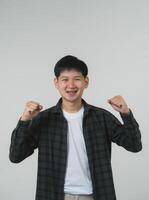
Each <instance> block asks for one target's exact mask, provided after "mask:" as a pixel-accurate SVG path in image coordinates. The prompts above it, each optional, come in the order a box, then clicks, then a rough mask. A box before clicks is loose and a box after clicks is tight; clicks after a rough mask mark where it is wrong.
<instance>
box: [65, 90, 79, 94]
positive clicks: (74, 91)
mask: <svg viewBox="0 0 149 200" xmlns="http://www.w3.org/2000/svg"><path fill="white" fill-rule="evenodd" d="M66 92H67V93H68V94H75V93H77V90H71V91H66Z"/></svg>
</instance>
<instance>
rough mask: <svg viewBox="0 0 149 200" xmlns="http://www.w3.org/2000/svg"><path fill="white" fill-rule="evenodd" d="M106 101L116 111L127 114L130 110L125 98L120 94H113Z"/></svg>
mask: <svg viewBox="0 0 149 200" xmlns="http://www.w3.org/2000/svg"><path fill="white" fill-rule="evenodd" d="M107 102H108V103H109V104H111V106H112V107H113V108H114V109H115V110H116V111H118V112H121V113H123V114H129V113H130V110H129V108H128V106H127V104H126V102H125V100H124V99H123V97H122V96H120V95H118V96H114V97H113V98H111V99H108V100H107Z"/></svg>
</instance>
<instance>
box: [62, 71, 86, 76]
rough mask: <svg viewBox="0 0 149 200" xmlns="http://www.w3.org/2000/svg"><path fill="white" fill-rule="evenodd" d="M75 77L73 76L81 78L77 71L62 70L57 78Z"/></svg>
mask: <svg viewBox="0 0 149 200" xmlns="http://www.w3.org/2000/svg"><path fill="white" fill-rule="evenodd" d="M63 76H65V77H75V76H80V77H82V76H83V75H82V73H81V72H78V71H77V70H75V69H71V70H67V69H66V70H64V71H62V72H61V74H60V76H59V77H63Z"/></svg>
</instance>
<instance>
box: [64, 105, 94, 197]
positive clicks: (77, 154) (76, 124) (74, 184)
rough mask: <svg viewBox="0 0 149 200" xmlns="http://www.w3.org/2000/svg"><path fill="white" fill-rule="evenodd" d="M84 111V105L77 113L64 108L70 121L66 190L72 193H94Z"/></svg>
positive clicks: (65, 114) (65, 115)
mask: <svg viewBox="0 0 149 200" xmlns="http://www.w3.org/2000/svg"><path fill="white" fill-rule="evenodd" d="M83 111H84V108H83V107H82V108H81V109H80V110H79V111H78V112H76V113H68V112H66V111H64V110H63V114H64V117H65V118H66V119H67V122H68V135H67V138H68V160H67V169H66V176H65V185H64V192H65V193H70V194H92V181H91V177H90V171H89V165H88V158H87V152H86V147H85V142H84V137H83V131H82V120H83Z"/></svg>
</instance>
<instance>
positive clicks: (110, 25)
mask: <svg viewBox="0 0 149 200" xmlns="http://www.w3.org/2000/svg"><path fill="white" fill-rule="evenodd" d="M148 10H149V2H148V1H147V0H146V1H145V0H140V1H139V0H119V1H118V0H113V1H112V0H92V1H89V0H80V1H77V0H63V1H58V0H53V1H52V0H47V1H46V0H42V1H39V0H36V1H33V0H26V1H25V0H0V55H1V59H0V69H1V72H0V91H1V97H0V105H1V109H0V121H1V125H0V200H9V199H11V200H20V199H21V200H33V199H34V197H35V190H36V176H37V154H38V151H37V150H36V151H35V152H34V154H33V155H32V156H30V157H29V158H27V159H25V160H24V161H22V162H21V163H19V164H13V163H11V162H10V161H9V157H8V156H9V145H10V137H11V133H12V130H13V129H14V128H15V126H16V124H17V122H18V119H19V118H20V116H21V114H22V112H23V110H24V106H25V103H26V101H28V100H34V101H38V102H40V103H41V104H42V105H43V107H44V109H46V108H48V107H50V106H53V105H55V104H56V102H57V100H58V99H59V97H60V96H59V93H58V92H57V90H56V89H55V87H54V84H53V78H54V74H53V67H54V65H55V63H56V62H57V60H58V59H60V58H61V57H63V56H65V55H67V54H71V55H74V56H77V57H79V58H80V59H82V60H84V61H85V62H86V64H87V65H88V68H89V78H90V85H89V87H88V89H87V90H86V91H85V93H84V96H83V97H84V99H85V100H86V101H87V102H88V103H90V104H94V105H96V106H99V107H103V108H105V109H107V110H109V111H111V112H112V113H113V114H114V115H115V116H116V117H118V118H119V120H121V118H120V116H119V113H117V112H116V111H114V110H113V109H112V108H111V107H110V105H108V104H107V99H108V98H111V97H113V96H115V95H122V96H123V97H124V98H125V100H126V101H127V103H128V105H129V107H130V108H131V109H132V111H133V113H134V116H135V118H136V119H137V121H138V123H139V125H140V129H141V132H142V142H143V150H142V151H141V152H139V153H131V152H128V151H126V150H124V149H123V148H121V147H119V146H117V145H115V144H113V145H112V166H113V176H114V183H115V188H116V195H117V199H118V200H148V199H149V190H148V184H149V171H148V167H149V161H148V152H149V147H148V139H149V136H148V135H149V127H148V110H149V109H148V105H149V104H148V102H149V95H148V85H149V80H148V66H149V12H148ZM99 200H100V199H99Z"/></svg>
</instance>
